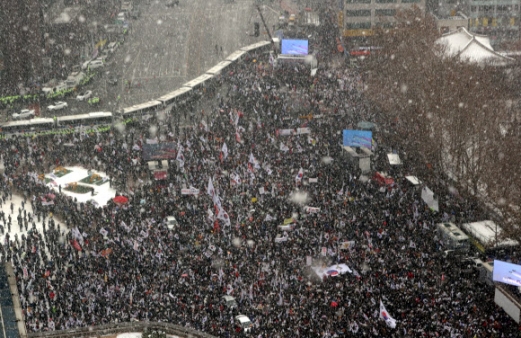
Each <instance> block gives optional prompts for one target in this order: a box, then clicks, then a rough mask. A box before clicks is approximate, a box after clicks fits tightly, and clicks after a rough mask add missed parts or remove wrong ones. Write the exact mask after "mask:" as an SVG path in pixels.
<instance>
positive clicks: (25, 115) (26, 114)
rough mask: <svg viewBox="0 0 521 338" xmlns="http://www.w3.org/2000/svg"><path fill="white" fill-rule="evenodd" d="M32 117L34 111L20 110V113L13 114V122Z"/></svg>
mask: <svg viewBox="0 0 521 338" xmlns="http://www.w3.org/2000/svg"><path fill="white" fill-rule="evenodd" d="M33 117H34V109H22V110H21V111H20V113H14V114H13V120H22V119H32V118H33Z"/></svg>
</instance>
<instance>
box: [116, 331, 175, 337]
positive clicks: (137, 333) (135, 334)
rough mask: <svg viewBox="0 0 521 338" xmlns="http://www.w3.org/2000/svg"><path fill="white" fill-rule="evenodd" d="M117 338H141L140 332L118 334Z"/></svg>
mask: <svg viewBox="0 0 521 338" xmlns="http://www.w3.org/2000/svg"><path fill="white" fill-rule="evenodd" d="M166 337H167V338H181V337H179V336H172V335H166ZM117 338H141V333H140V332H131V333H120V334H118V335H117Z"/></svg>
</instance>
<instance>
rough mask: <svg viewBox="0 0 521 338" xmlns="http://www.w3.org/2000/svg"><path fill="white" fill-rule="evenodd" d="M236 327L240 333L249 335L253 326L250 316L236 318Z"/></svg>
mask: <svg viewBox="0 0 521 338" xmlns="http://www.w3.org/2000/svg"><path fill="white" fill-rule="evenodd" d="M235 326H236V328H237V329H239V330H240V331H243V332H245V333H248V332H250V331H251V328H252V326H253V324H252V322H251V320H250V318H248V316H245V315H238V316H236V317H235Z"/></svg>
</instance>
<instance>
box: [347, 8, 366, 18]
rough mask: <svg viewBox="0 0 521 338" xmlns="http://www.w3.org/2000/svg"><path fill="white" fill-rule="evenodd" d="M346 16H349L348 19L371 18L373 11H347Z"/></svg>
mask: <svg viewBox="0 0 521 338" xmlns="http://www.w3.org/2000/svg"><path fill="white" fill-rule="evenodd" d="M346 16H348V17H353V16H371V10H370V9H359V10H356V11H346Z"/></svg>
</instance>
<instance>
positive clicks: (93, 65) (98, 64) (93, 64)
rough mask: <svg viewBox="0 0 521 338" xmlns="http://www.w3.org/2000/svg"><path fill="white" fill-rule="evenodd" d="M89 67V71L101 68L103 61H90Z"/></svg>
mask: <svg viewBox="0 0 521 338" xmlns="http://www.w3.org/2000/svg"><path fill="white" fill-rule="evenodd" d="M89 67H90V69H96V68H100V67H103V61H101V60H99V59H96V60H92V61H91V62H90V63H89Z"/></svg>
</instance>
